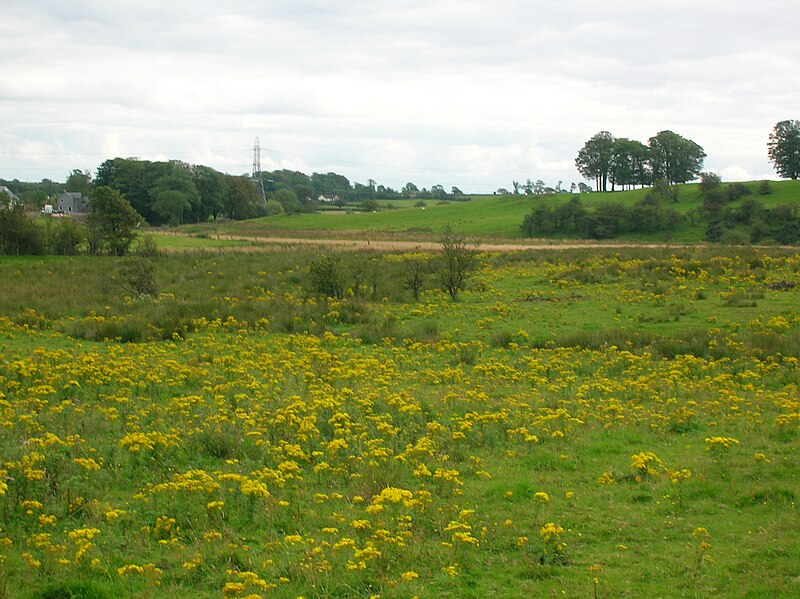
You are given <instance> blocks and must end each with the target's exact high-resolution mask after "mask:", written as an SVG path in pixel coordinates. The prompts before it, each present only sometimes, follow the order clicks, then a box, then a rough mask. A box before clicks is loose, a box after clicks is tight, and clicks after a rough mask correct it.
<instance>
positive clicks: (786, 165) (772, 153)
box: [767, 120, 800, 179]
mask: <svg viewBox="0 0 800 599" xmlns="http://www.w3.org/2000/svg"><path fill="white" fill-rule="evenodd" d="M767 149H768V153H769V160H770V162H772V164H774V165H775V170H776V171H777V173H778V174H779V175H780V176H781V177H787V178H789V179H797V178H799V177H800V121H795V120H789V121H781V122H779V123H777V124H776V125H775V127H774V128H773V130H772V133H770V134H769V143H768V144H767Z"/></svg>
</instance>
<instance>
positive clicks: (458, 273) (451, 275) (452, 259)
mask: <svg viewBox="0 0 800 599" xmlns="http://www.w3.org/2000/svg"><path fill="white" fill-rule="evenodd" d="M439 244H440V245H441V246H442V262H441V267H440V269H439V278H440V280H441V282H442V287H443V288H444V290H445V291H447V293H448V294H449V295H450V298H451V299H452V300H453V301H455V300H457V299H458V293H459V291H463V290H464V288H465V286H466V284H467V280H468V279H469V278H470V277H471V276H472V275H473V274H474V273H475V270H476V269H477V268H478V247H477V245H476V244H471V243H469V242H468V241H467V238H466V237H465V235H464V234H463V233H456V232H455V231H453V230H452V229H451V228H450V225H447V228H446V229H445V231H444V235H443V236H442V239H441V241H440V242H439Z"/></svg>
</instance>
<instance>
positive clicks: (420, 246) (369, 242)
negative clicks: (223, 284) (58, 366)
mask: <svg viewBox="0 0 800 599" xmlns="http://www.w3.org/2000/svg"><path fill="white" fill-rule="evenodd" d="M152 233H153V234H154V235H169V236H176V237H195V236H194V235H190V234H187V233H176V232H160V231H153V232H152ZM209 238H210V239H219V240H225V241H244V242H247V243H249V244H252V245H245V246H231V247H226V248H210V247H209V248H198V249H205V250H213V249H218V250H224V251H258V250H259V249H263V250H267V249H270V247H274V246H276V245H278V246H284V247H290V246H304V245H321V246H329V247H336V248H340V249H343V250H353V251H356V250H368V249H373V250H382V251H404V252H414V251H426V252H430V251H438V250H440V249H441V245H440V244H439V242H437V241H402V240H379V239H323V238H308V237H250V236H244V235H224V234H219V235H218V234H214V235H210V236H209ZM477 243H478V249H479V250H480V251H483V252H517V251H523V250H574V249H581V248H608V249H615V248H618V249H623V248H684V247H698V245H700V246H702V245H704V244H697V245H691V246H690V245H684V244H668V243H648V244H643V243H620V242H597V241H595V242H592V241H583V242H581V241H574V242H553V241H545V240H531V241H530V242H529V243H511V242H484V241H478V242H477ZM259 246H263V247H259Z"/></svg>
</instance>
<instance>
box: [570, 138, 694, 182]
mask: <svg viewBox="0 0 800 599" xmlns="http://www.w3.org/2000/svg"><path fill="white" fill-rule="evenodd" d="M705 157H706V153H705V152H704V151H703V148H702V147H700V146H699V145H698V144H697V143H695V142H693V141H692V140H690V139H686V138H685V137H683V136H681V135H678V134H677V133H675V132H673V131H668V130H667V131H661V132H660V133H657V134H656V135H654V136H653V137H651V138H650V139H649V140H648V142H647V145H645V144H643V143H642V142H640V141H636V140H632V139H628V138H626V137H614V136H613V135H612V134H611V133H609V132H608V131H601V132H599V133H597V134H595V135H593V136H592V137H591V139H589V140H588V141H587V142H586V143H585V144H584V145H583V147H582V148H581V149H580V151H579V152H578V156H577V158H575V166H576V168H577V169H578V172H579V173H580V174H581V175H583V176H584V177H585V178H586V179H589V180H594V182H595V189H596V190H598V191H609V189H608V187H609V184H610V185H611V191H614V190H615V189H616V188H617V187H620V188H622V189H625V188H633V187H635V186H637V185H638V186H640V187H644V186H645V185H652V184H653V183H654V182H655V181H665V182H666V183H667V184H669V185H671V184H673V183H686V182H687V181H693V180H695V179H696V178H697V177H698V175H699V174H700V172H701V171H702V170H703V161H704V160H705Z"/></svg>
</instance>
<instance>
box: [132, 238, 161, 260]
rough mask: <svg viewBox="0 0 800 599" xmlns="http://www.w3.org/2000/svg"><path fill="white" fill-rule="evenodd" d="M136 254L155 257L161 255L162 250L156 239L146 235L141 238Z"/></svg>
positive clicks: (143, 256)
mask: <svg viewBox="0 0 800 599" xmlns="http://www.w3.org/2000/svg"><path fill="white" fill-rule="evenodd" d="M136 255H137V256H140V257H142V258H155V257H156V256H160V255H161V250H159V249H158V245H157V244H156V240H155V239H153V237H151V236H150V235H145V236H144V237H140V238H139V243H138V244H137V245H136Z"/></svg>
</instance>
